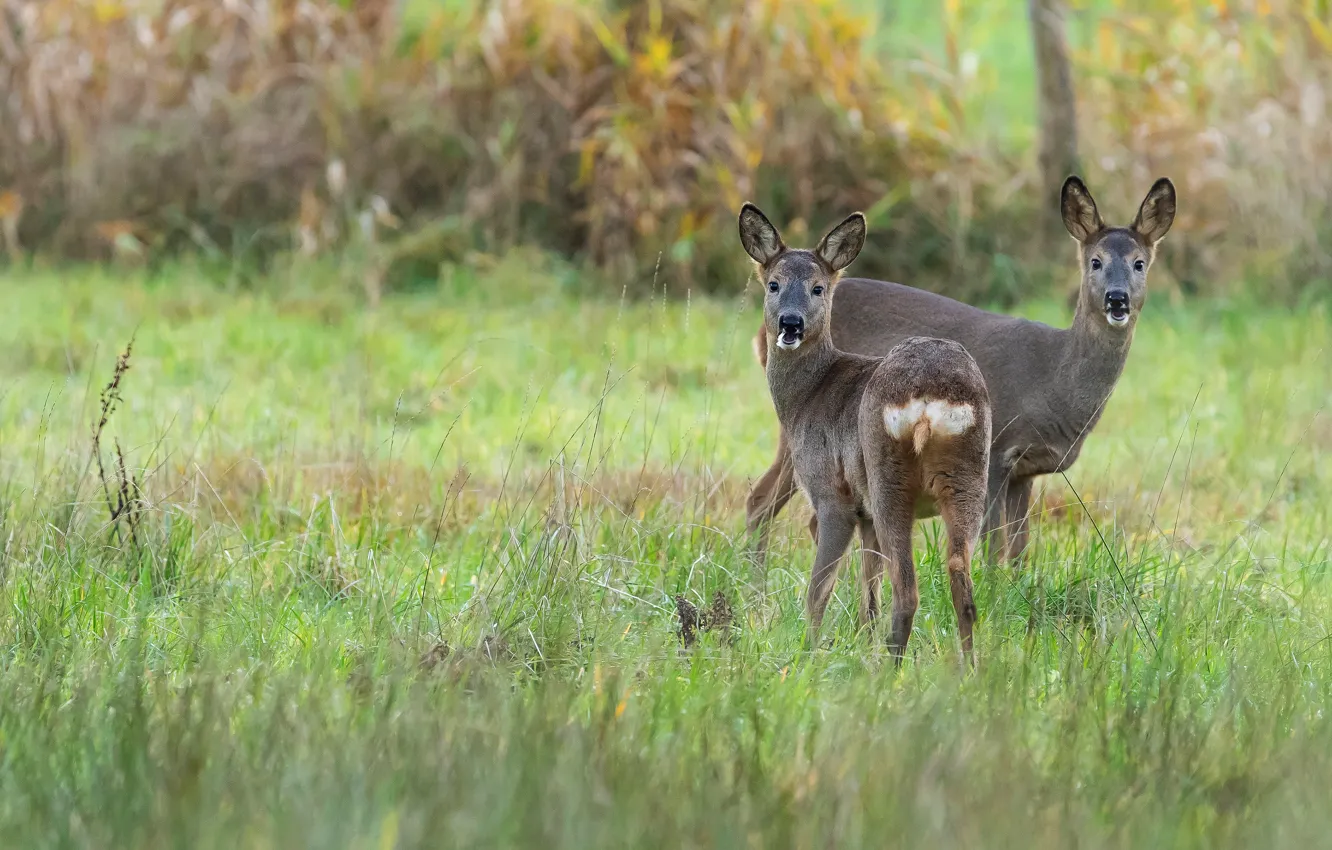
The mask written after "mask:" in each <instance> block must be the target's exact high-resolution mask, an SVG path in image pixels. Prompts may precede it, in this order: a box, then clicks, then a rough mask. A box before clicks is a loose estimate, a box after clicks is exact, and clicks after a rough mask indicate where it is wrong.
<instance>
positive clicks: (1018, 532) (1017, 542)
mask: <svg viewBox="0 0 1332 850" xmlns="http://www.w3.org/2000/svg"><path fill="white" fill-rule="evenodd" d="M1031 489H1032V479H1030V478H1021V479H1014V480H1012V481H1010V482H1009V484H1008V490H1007V492H1006V493H1005V496H1004V527H1005V531H1006V533H1007V536H1008V549H1007V551H1006V552H1005V555H1006V557H1007V558H1008V560H1010V561H1016V560H1017V559H1018V558H1020V557H1022V553H1023V552H1024V551H1026V548H1027V523H1028V512H1029V511H1030V509H1031Z"/></svg>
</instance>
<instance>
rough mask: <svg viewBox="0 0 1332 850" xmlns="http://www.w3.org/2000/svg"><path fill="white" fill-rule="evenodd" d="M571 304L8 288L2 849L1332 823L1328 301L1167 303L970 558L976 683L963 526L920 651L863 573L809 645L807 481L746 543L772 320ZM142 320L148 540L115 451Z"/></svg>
mask: <svg viewBox="0 0 1332 850" xmlns="http://www.w3.org/2000/svg"><path fill="white" fill-rule="evenodd" d="M534 265H535V267H536V268H535V270H534ZM577 288H578V287H577V281H576V280H575V279H574V278H573V277H571V276H570V275H568V274H566V273H565V272H563V271H561V270H560V269H551V268H544V267H541V266H540V264H534V262H533V260H532V258H530V257H523V256H515V257H514V258H512V259H510V260H508V261H505V262H501V263H500V264H499V265H498V266H497V267H496V268H494V269H491V270H489V271H468V270H458V271H457V272H456V273H454V274H453V275H452V276H451V277H450V278H449V284H448V287H447V289H446V290H445V291H443V292H441V293H420V294H418V295H414V296H403V297H397V298H391V299H389V300H387V301H386V302H385V304H384V305H383V306H382V307H381V309H380V310H378V311H377V312H367V311H366V310H365V309H364V308H363V307H362V306H361V305H360V303H359V302H358V301H357V299H355V298H352V297H348V296H346V295H343V294H341V293H339V292H336V291H326V290H321V289H320V288H319V287H318V286H317V285H316V284H315V283H311V282H309V281H306V282H298V283H296V284H293V285H290V286H284V287H282V291H283V292H284V293H285V294H271V293H270V292H269V291H268V290H266V289H260V290H257V291H249V292H225V291H223V290H220V289H217V288H214V287H211V286H209V285H207V284H205V283H202V282H200V281H197V280H195V279H193V278H192V276H191V275H190V274H189V273H187V272H176V273H173V274H170V275H161V276H158V277H155V278H151V279H148V278H142V277H137V276H129V275H123V274H121V275H117V274H112V273H99V272H94V271H88V270H74V271H69V272H59V273H57V272H40V271H38V272H24V273H20V272H13V271H11V272H9V273H7V274H6V275H4V276H3V277H0V298H3V303H4V304H5V305H6V308H7V309H6V310H5V313H4V316H3V317H2V318H0V326H2V327H0V363H3V364H4V366H3V369H2V370H0V581H2V583H0V612H2V613H0V671H2V672H0V676H2V677H3V678H2V680H0V681H2V684H3V687H0V835H4V836H5V837H6V843H7V844H10V845H12V846H24V847H30V846H70V847H108V846H125V847H167V846H172V847H175V846H188V847H236V846H244V847H284V848H285V847H293V846H309V847H329V846H338V847H343V846H346V847H394V846H396V847H417V846H440V845H444V846H556V847H588V846H608V847H626V846H659V847H680V846H760V847H768V846H800V847H804V846H828V845H832V846H839V847H840V846H859V845H867V846H882V845H883V844H884V843H885V842H889V843H897V842H899V841H900V842H902V843H906V842H908V841H910V842H913V843H916V842H926V841H929V842H933V843H936V844H938V843H942V844H943V845H944V846H957V845H982V844H983V845H986V846H1020V847H1031V846H1049V847H1067V846H1074V845H1076V846H1080V847H1101V846H1113V847H1141V846H1156V845H1170V846H1197V847H1216V846H1250V845H1253V844H1256V843H1259V842H1260V841H1261V843H1263V844H1269V843H1274V844H1276V845H1277V846H1289V845H1295V844H1299V843H1304V844H1317V843H1319V842H1321V841H1323V840H1325V839H1324V836H1325V835H1326V834H1327V829H1328V827H1329V826H1332V823H1330V822H1329V815H1328V814H1327V808H1326V806H1325V805H1324V804H1323V800H1324V798H1325V796H1326V788H1327V786H1328V783H1329V781H1330V780H1332V755H1329V754H1332V747H1330V746H1329V745H1332V727H1330V726H1329V722H1328V719H1327V718H1326V717H1325V716H1324V715H1325V711H1326V705H1327V704H1328V699H1329V697H1332V640H1329V639H1328V637H1329V632H1328V625H1327V624H1328V622H1329V616H1330V615H1332V604H1329V602H1330V600H1332V595H1330V592H1332V585H1330V584H1329V577H1328V569H1327V564H1328V543H1327V531H1326V529H1327V527H1328V518H1329V517H1328V510H1329V509H1328V498H1327V495H1328V493H1329V492H1332V490H1330V489H1329V485H1330V484H1332V468H1330V467H1329V460H1328V456H1329V451H1330V450H1332V425H1329V422H1328V419H1327V415H1326V413H1324V412H1323V411H1324V410H1325V408H1326V407H1327V405H1328V402H1329V400H1332V369H1329V368H1328V367H1329V365H1332V358H1329V354H1328V347H1329V342H1330V341H1332V321H1330V320H1329V316H1328V313H1327V311H1326V310H1325V309H1322V308H1315V309H1310V310H1307V311H1304V312H1302V313H1300V314H1298V315H1296V314H1290V313H1284V312H1277V311H1273V310H1270V309H1266V308H1263V307H1262V306H1259V305H1241V304H1230V305H1222V304H1209V303H1200V304H1195V305H1190V306H1187V307H1172V306H1170V305H1168V304H1166V303H1164V299H1160V298H1158V299H1157V300H1156V301H1153V302H1150V303H1149V305H1148V311H1147V313H1146V314H1145V316H1144V318H1143V320H1142V323H1141V325H1140V326H1139V331H1138V338H1137V340H1136V342H1135V347H1134V351H1133V355H1132V357H1131V358H1130V362H1129V366H1128V370H1127V372H1126V374H1125V376H1124V379H1123V381H1122V384H1121V386H1120V388H1119V390H1118V391H1117V392H1116V394H1115V395H1114V397H1113V399H1112V401H1111V403H1110V405H1109V407H1108V409H1107V411H1106V414H1105V417H1104V419H1103V420H1102V422H1101V424H1100V426H1099V427H1098V429H1097V432H1096V434H1095V435H1094V437H1093V438H1092V439H1091V441H1090V443H1089V445H1088V446H1087V449H1086V451H1085V452H1084V454H1083V457H1082V458H1081V459H1080V460H1079V462H1078V464H1077V465H1076V466H1075V467H1074V468H1073V470H1071V472H1070V473H1069V477H1068V481H1067V482H1065V481H1063V480H1062V479H1054V480H1048V481H1047V482H1046V485H1045V492H1044V495H1043V500H1042V502H1041V503H1040V506H1041V508H1040V509H1041V515H1040V518H1039V519H1038V520H1037V521H1036V524H1035V527H1034V544H1033V547H1034V548H1033V552H1032V558H1031V562H1030V563H1029V564H1028V565H1027V567H1026V568H1025V569H1024V570H1023V571H1022V572H1020V573H1017V574H1014V573H1011V572H1009V571H1007V570H986V569H979V568H978V569H977V571H976V580H977V589H978V603H979V607H980V610H981V623H980V627H979V631H978V653H979V657H980V666H979V670H978V671H977V672H976V674H974V675H971V676H961V675H960V674H959V672H958V665H957V661H956V651H955V645H954V624H953V621H952V613H951V606H950V603H949V601H948V591H947V585H946V582H944V581H943V580H942V576H941V571H940V563H939V557H938V529H937V527H936V524H935V522H933V521H931V522H926V523H922V524H921V526H920V530H919V531H918V536H917V544H918V545H917V555H918V560H919V561H920V563H921V576H922V584H923V586H922V609H921V613H920V615H919V616H918V618H917V628H916V631H915V634H914V635H913V637H912V644H911V656H912V657H911V659H910V660H909V662H908V663H907V664H906V665H905V667H904V669H903V670H902V671H901V673H900V674H895V673H894V672H893V670H892V667H891V664H890V663H889V662H888V659H887V657H886V651H885V649H884V647H883V644H882V641H881V640H880V639H879V638H877V637H874V636H869V635H864V634H857V633H856V631H855V627H854V615H853V612H854V609H855V602H856V599H855V592H854V586H855V583H854V581H852V580H851V575H850V574H849V573H846V574H844V576H843V580H842V582H841V584H840V586H839V588H838V592H837V595H836V599H835V602H834V604H833V606H832V607H831V608H830V618H829V622H828V623H827V624H826V625H825V635H826V636H827V637H828V638H829V639H830V644H831V645H830V646H828V647H825V648H820V649H819V650H817V651H815V652H814V653H812V654H810V655H807V656H806V655H802V654H801V653H800V651H799V646H800V639H801V636H802V632H803V614H802V603H801V598H802V593H803V589H804V584H805V581H806V578H807V571H808V568H809V564H810V561H811V559H812V551H811V550H810V547H809V545H808V541H807V539H806V537H805V534H804V530H803V526H804V520H805V518H806V516H807V513H806V510H807V509H806V508H805V506H804V505H803V503H801V504H798V505H796V506H794V508H793V509H792V510H790V511H789V512H788V513H787V514H786V515H785V516H784V518H783V520H782V522H781V523H780V526H779V533H778V535H777V541H776V544H775V550H774V552H773V556H772V558H771V560H770V565H769V569H768V570H767V572H766V573H765V574H760V573H759V572H758V571H757V570H756V569H755V568H754V567H753V566H752V565H751V563H750V562H749V561H748V559H747V558H746V556H745V541H744V538H743V516H742V507H741V506H742V503H743V497H744V491H745V488H746V484H747V481H748V480H749V479H750V478H752V477H753V476H755V475H757V474H758V473H760V472H761V471H762V470H763V469H764V468H765V467H766V464H767V463H768V461H769V460H770V452H771V451H772V448H773V446H774V443H775V421H774V418H773V416H772V414H771V410H770V405H769V402H768V400H767V398H766V394H765V387H764V382H763V377H762V375H761V373H760V372H759V370H758V368H757V366H756V365H755V364H754V362H753V359H752V356H751V354H750V350H749V336H750V334H751V333H752V331H753V329H754V327H755V325H756V322H757V310H756V308H755V306H754V302H753V301H752V300H750V299H745V298H736V299H733V300H708V301H703V300H697V299H696V300H694V301H693V302H692V303H683V302H669V303H666V302H662V301H649V302H637V303H634V302H629V303H619V302H616V301H578V300H575V297H574V294H573V293H574V292H576V291H577ZM1025 312H1027V313H1028V314H1029V315H1032V316H1036V317H1039V318H1043V319H1046V320H1049V321H1053V322H1063V321H1065V317H1064V316H1063V315H1062V313H1061V310H1060V309H1059V307H1057V306H1056V305H1053V304H1035V305H1031V306H1030V307H1029V308H1028V309H1027V310H1026V311H1025ZM131 336H133V338H134V349H133V353H132V356H131V361H130V362H131V368H130V370H129V372H128V373H127V374H126V375H125V376H124V380H123V385H122V393H123V403H122V404H121V406H120V408H119V409H118V410H117V411H116V412H115V414H114V415H113V417H112V419H111V422H110V424H109V425H108V427H107V429H106V433H105V435H104V436H103V439H102V444H103V447H104V449H105V450H106V455H107V457H108V459H109V458H110V456H111V454H112V453H113V452H114V441H115V440H117V439H118V440H119V444H120V446H121V447H122V448H123V450H124V454H125V456H126V460H127V470H128V471H129V472H130V474H132V475H138V476H139V477H140V478H141V479H142V481H143V489H144V493H145V500H146V503H147V506H146V508H145V509H144V510H143V511H142V513H141V514H139V516H138V518H137V520H136V525H137V527H136V530H135V532H134V538H133V539H131V538H130V535H129V529H128V524H127V523H126V522H125V521H124V520H122V521H121V522H120V523H119V526H118V529H119V532H120V536H119V537H116V536H114V533H115V532H116V530H117V526H114V525H113V524H112V523H110V522H109V521H108V512H107V508H106V502H105V497H104V494H103V492H102V490H101V488H100V484H99V483H98V482H97V476H96V472H95V468H94V469H93V470H92V471H90V470H89V459H90V448H89V446H90V433H91V429H92V423H93V421H94V420H95V419H96V417H97V408H98V400H97V397H98V393H99V390H100V388H101V386H102V385H103V384H105V382H106V381H107V380H108V379H109V377H110V374H111V369H112V365H113V363H114V360H115V356H116V354H117V353H118V352H119V351H120V350H121V349H123V347H124V345H125V343H126V342H127V341H128V340H129V339H130V338H131ZM112 475H114V472H112ZM1075 492H1076V493H1077V494H1079V495H1080V496H1081V498H1082V500H1083V502H1085V506H1084V504H1082V503H1080V502H1079V501H1078V499H1077V498H1076V497H1075V495H1074V493H1075ZM717 591H721V592H722V593H723V594H725V595H726V596H727V597H728V598H729V600H730V601H731V603H732V604H733V606H734V608H735V610H736V628H735V632H734V642H733V643H728V642H727V641H725V640H721V639H718V637H717V636H715V635H708V636H705V638H704V639H703V641H702V642H701V644H700V645H699V646H698V647H696V648H694V649H692V650H684V649H682V648H681V647H680V646H679V642H678V640H677V638H676V637H675V635H674V628H675V622H674V612H673V609H674V602H673V598H674V596H675V595H676V594H682V595H685V596H686V597H688V598H690V599H692V600H693V601H694V602H696V603H698V604H703V603H705V602H706V601H707V600H709V599H710V598H711V597H712V595H713V594H714V593H715V592H717Z"/></svg>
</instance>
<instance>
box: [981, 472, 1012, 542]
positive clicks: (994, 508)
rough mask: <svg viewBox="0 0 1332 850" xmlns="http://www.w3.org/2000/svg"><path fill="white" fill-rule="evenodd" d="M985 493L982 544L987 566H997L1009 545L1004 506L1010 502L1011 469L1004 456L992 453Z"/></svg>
mask: <svg viewBox="0 0 1332 850" xmlns="http://www.w3.org/2000/svg"><path fill="white" fill-rule="evenodd" d="M987 479H988V480H987V486H986V495H985V520H984V524H983V525H982V527H981V535H982V536H981V546H982V548H983V549H984V551H985V563H986V565H987V566H995V565H996V564H998V563H999V560H1000V558H1002V557H1003V556H1004V553H1005V549H1006V548H1007V546H1008V542H1007V541H1008V533H1007V528H1006V526H1005V524H1004V508H1005V506H1006V504H1007V502H1008V498H1007V493H1008V485H1009V470H1008V468H1007V467H1006V466H1005V465H1004V462H1003V458H1001V457H998V456H996V455H994V454H992V455H990V471H989V475H988V477H987Z"/></svg>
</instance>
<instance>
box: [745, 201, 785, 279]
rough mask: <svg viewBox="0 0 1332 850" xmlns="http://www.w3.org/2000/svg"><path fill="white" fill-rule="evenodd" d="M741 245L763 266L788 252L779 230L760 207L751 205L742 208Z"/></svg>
mask: <svg viewBox="0 0 1332 850" xmlns="http://www.w3.org/2000/svg"><path fill="white" fill-rule="evenodd" d="M740 244H741V245H744V246H745V253H746V254H748V255H749V256H750V257H752V258H753V259H754V262H756V263H758V264H759V265H761V266H763V265H767V264H768V263H770V262H772V261H773V260H775V259H777V255H778V254H780V253H781V252H783V251H785V250H786V246H785V245H783V244H782V237H781V235H780V234H779V233H778V232H777V228H775V227H773V226H772V222H770V221H768V217H767V216H766V215H764V214H763V213H762V212H761V211H760V210H759V208H758V207H756V206H754V205H753V204H749V203H747V204H745V205H744V206H743V207H741V208H740Z"/></svg>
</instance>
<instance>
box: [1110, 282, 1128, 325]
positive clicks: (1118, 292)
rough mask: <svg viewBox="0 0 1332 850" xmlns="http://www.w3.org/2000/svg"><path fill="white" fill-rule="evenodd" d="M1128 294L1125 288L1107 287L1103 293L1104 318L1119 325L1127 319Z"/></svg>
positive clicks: (1112, 323)
mask: <svg viewBox="0 0 1332 850" xmlns="http://www.w3.org/2000/svg"><path fill="white" fill-rule="evenodd" d="M1129 311H1130V306H1129V294H1128V290H1126V289H1109V290H1106V293H1105V319H1106V321H1107V322H1109V323H1110V324H1111V325H1113V326H1115V327H1119V326H1120V325H1123V324H1125V323H1126V322H1128V320H1129Z"/></svg>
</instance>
